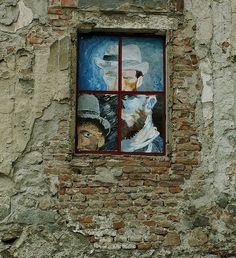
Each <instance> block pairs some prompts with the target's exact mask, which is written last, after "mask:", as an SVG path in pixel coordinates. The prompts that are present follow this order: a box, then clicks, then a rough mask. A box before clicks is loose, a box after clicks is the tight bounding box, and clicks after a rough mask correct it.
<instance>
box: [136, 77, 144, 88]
mask: <svg viewBox="0 0 236 258" xmlns="http://www.w3.org/2000/svg"><path fill="white" fill-rule="evenodd" d="M142 84H143V76H140V77H138V80H137V83H136V88H138V87H140V86H141V85H142Z"/></svg>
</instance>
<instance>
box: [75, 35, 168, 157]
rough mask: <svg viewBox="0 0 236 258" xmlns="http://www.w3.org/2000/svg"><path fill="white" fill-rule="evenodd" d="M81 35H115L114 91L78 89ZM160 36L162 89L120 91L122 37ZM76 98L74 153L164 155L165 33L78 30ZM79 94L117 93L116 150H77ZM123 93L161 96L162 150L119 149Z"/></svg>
mask: <svg viewBox="0 0 236 258" xmlns="http://www.w3.org/2000/svg"><path fill="white" fill-rule="evenodd" d="M82 36H111V37H112V36H115V37H117V38H118V57H119V58H118V90H116V91H110V90H106V91H98V90H79V87H80V83H79V76H80V69H79V63H80V39H79V38H80V37H82ZM126 37H130V38H132V37H133V38H137V37H140V38H161V39H162V42H163V91H124V90H123V91H122V38H126ZM76 53H77V57H76V85H75V92H76V94H75V95H76V100H75V108H76V110H75V142H74V145H75V155H82V154H97V155H105V154H108V155H112V156H115V155H119V156H120V155H121V156H125V155H128V156H131V155H142V156H143V155H144V156H165V155H166V148H167V146H166V144H167V139H166V130H167V106H166V105H167V99H166V98H167V74H166V35H156V34H155V35H153V34H151V33H114V32H78V33H77V44H76ZM80 94H92V95H96V94H103V95H106V94H108V95H109V94H112V95H117V99H118V108H117V119H118V122H117V146H118V150H95V151H90V150H88V151H87V150H78V149H77V142H78V133H77V125H78V97H79V95H80ZM124 95H156V96H161V97H162V98H163V121H162V127H163V128H162V132H163V134H162V138H163V152H124V151H122V150H121V140H122V138H121V129H122V126H121V124H122V121H121V120H122V119H121V110H122V96H124Z"/></svg>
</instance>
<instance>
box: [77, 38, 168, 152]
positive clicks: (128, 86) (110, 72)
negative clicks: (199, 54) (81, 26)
mask: <svg viewBox="0 0 236 258" xmlns="http://www.w3.org/2000/svg"><path fill="white" fill-rule="evenodd" d="M78 49H79V55H78V58H79V60H78V64H79V65H78V85H77V92H78V94H77V122H76V152H77V153H111V154H112V153H114V154H124V153H130V154H148V155H150V154H155V155H156V154H157V155H158V154H164V153H165V144H164V143H165V76H164V52H165V51H164V50H165V49H164V38H163V37H146V36H138V37H128V36H113V35H112V36H111V35H95V34H86V35H79V47H78Z"/></svg>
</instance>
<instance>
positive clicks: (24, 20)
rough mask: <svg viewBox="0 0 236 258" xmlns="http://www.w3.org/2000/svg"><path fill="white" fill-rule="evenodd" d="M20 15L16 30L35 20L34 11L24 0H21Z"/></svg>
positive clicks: (19, 4)
mask: <svg viewBox="0 0 236 258" xmlns="http://www.w3.org/2000/svg"><path fill="white" fill-rule="evenodd" d="M18 6H19V12H20V13H19V17H18V19H17V22H16V24H15V31H17V30H18V29H20V28H23V27H25V26H27V25H29V24H30V23H31V22H32V20H33V12H32V10H31V9H30V8H28V7H26V6H25V4H24V2H23V0H21V1H19V3H18Z"/></svg>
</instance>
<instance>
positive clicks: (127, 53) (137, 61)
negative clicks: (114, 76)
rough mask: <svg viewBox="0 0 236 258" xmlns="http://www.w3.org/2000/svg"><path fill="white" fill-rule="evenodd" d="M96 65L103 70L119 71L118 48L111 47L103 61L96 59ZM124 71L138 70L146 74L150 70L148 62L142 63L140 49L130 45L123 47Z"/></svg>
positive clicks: (106, 51) (115, 46)
mask: <svg viewBox="0 0 236 258" xmlns="http://www.w3.org/2000/svg"><path fill="white" fill-rule="evenodd" d="M95 63H96V65H97V66H98V67H100V68H102V69H103V70H108V69H110V70H112V69H117V67H118V46H117V45H110V46H108V47H107V49H106V50H105V53H104V56H103V59H101V58H95ZM122 69H123V70H129V69H130V70H136V71H141V72H142V73H143V74H146V73H147V71H148V69H149V64H148V62H142V56H141V51H140V48H139V47H138V46H137V45H134V44H130V45H124V46H122Z"/></svg>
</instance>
